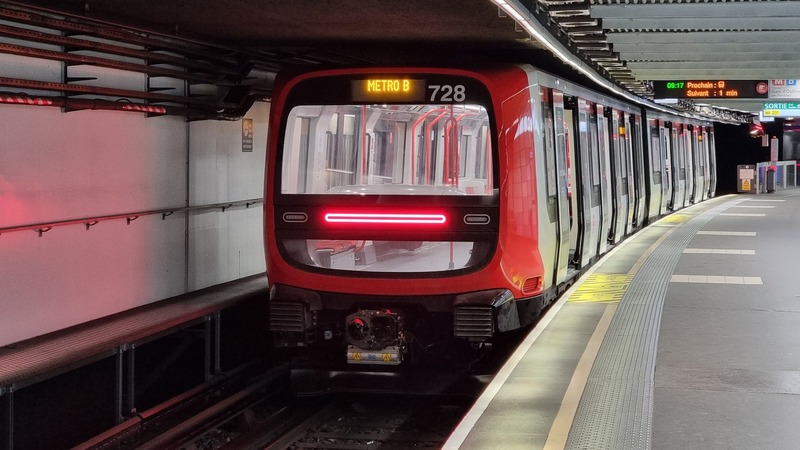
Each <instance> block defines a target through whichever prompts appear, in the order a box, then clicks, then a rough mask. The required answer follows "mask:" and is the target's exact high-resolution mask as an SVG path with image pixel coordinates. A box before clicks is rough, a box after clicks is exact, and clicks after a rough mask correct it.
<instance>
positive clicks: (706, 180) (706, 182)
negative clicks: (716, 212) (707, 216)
mask: <svg viewBox="0 0 800 450" xmlns="http://www.w3.org/2000/svg"><path fill="white" fill-rule="evenodd" d="M700 142H701V143H702V145H701V149H702V150H701V156H702V161H703V200H708V191H709V189H710V187H709V186H710V185H711V173H710V170H709V168H710V164H709V156H708V154H709V150H708V149H709V147H708V127H705V126H704V127H701V128H700Z"/></svg>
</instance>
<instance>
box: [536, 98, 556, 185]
mask: <svg viewBox="0 0 800 450" xmlns="http://www.w3.org/2000/svg"><path fill="white" fill-rule="evenodd" d="M540 94H541V95H540V98H541V104H542V122H543V124H544V134H543V137H544V148H545V154H544V163H545V171H546V173H547V196H548V197H555V196H556V195H557V194H558V188H557V186H556V165H555V159H554V158H555V156H554V155H555V146H556V144H555V129H554V124H553V108H552V107H551V106H550V95H549V91H548V89H547V88H545V87H542V88H541V89H540Z"/></svg>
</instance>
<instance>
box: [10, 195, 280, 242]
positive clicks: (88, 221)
mask: <svg viewBox="0 0 800 450" xmlns="http://www.w3.org/2000/svg"><path fill="white" fill-rule="evenodd" d="M258 203H264V199H263V198H253V199H249V200H238V201H234V202H224V203H213V204H207V205H197V206H183V207H179V208H165V209H154V210H149V211H138V212H132V213H125V214H111V215H106V216H95V217H86V218H81V219H69V220H60V221H54V222H42V223H34V224H28V225H17V226H13V227H3V228H0V235H3V234H4V233H11V232H15V231H35V232H36V233H38V234H39V237H42V235H43V234H44V233H47V232H48V231H50V230H52V229H53V228H56V227H63V226H68V225H78V224H81V225H84V226H85V227H86V229H87V230H89V229H90V228H92V227H93V226H95V225H97V224H98V223H100V222H107V221H110V220H122V219H125V220H126V221H127V222H128V225H130V224H131V222H133V221H134V220H136V219H138V218H139V217H142V216H153V215H158V214H161V220H165V219H166V218H167V217H169V216H171V215H173V214H175V213H181V212H194V211H210V210H215V209H220V210H221V212H225V211H227V210H229V209H231V208H234V207H237V206H242V205H244V207H245V208H250V206H252V205H255V204H258Z"/></svg>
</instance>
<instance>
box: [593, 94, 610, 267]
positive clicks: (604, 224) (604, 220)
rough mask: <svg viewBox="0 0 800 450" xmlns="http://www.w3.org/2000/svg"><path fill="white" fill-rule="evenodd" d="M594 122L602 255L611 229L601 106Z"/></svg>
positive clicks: (607, 149) (605, 133) (606, 144)
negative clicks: (598, 174) (597, 148)
mask: <svg viewBox="0 0 800 450" xmlns="http://www.w3.org/2000/svg"><path fill="white" fill-rule="evenodd" d="M595 118H596V123H595V124H594V126H595V128H596V130H597V143H598V145H599V150H598V155H599V158H598V163H599V166H600V167H599V170H600V220H601V225H600V235H599V236H598V241H599V242H598V247H597V253H598V254H600V255H602V254H603V253H605V252H606V250H607V249H608V240H609V233H610V231H611V218H612V211H611V202H612V190H611V154H610V153H611V150H610V148H611V147H610V143H609V139H610V138H609V133H608V119H606V117H605V114H604V109H603V107H602V106H600V105H597V114H596V116H595Z"/></svg>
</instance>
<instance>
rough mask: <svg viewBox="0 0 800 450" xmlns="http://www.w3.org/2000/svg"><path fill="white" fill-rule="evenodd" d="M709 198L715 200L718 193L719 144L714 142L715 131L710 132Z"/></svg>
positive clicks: (711, 129) (710, 130) (710, 129)
mask: <svg viewBox="0 0 800 450" xmlns="http://www.w3.org/2000/svg"><path fill="white" fill-rule="evenodd" d="M708 174H709V177H708V179H709V183H708V196H709V198H713V197H714V195H716V192H717V143H716V142H715V141H714V129H713V128H711V127H709V130H708Z"/></svg>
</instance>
